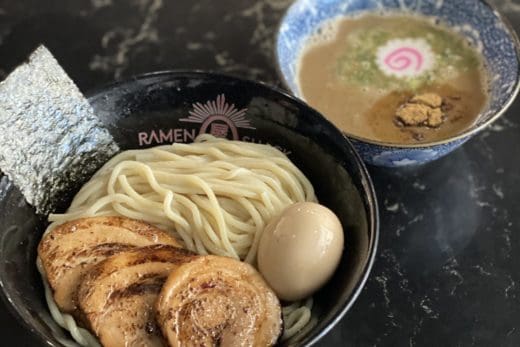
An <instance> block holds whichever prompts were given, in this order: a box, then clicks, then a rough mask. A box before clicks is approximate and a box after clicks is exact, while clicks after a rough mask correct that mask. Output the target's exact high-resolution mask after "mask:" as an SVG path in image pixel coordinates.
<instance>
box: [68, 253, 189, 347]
mask: <svg viewBox="0 0 520 347" xmlns="http://www.w3.org/2000/svg"><path fill="white" fill-rule="evenodd" d="M195 257H196V256H195V255H194V254H193V253H191V252H189V251H186V250H184V249H180V248H175V247H171V246H166V245H155V246H148V247H142V248H136V249H133V250H130V251H126V252H121V253H118V254H116V255H113V256H111V257H109V258H107V259H106V260H104V261H103V262H101V263H99V264H97V265H96V266H94V267H93V268H92V269H91V270H90V271H89V272H88V273H87V274H86V275H85V277H84V278H83V281H82V282H81V284H80V286H79V289H78V292H77V296H78V297H77V300H78V303H79V309H80V316H81V318H82V320H83V322H84V323H85V325H86V326H87V328H89V329H90V330H91V331H92V332H93V333H94V334H95V335H96V336H97V337H98V338H99V340H100V341H101V343H102V345H103V346H104V347H124V346H146V347H155V346H164V343H163V338H162V335H161V332H160V329H158V328H157V326H156V323H155V310H154V305H155V302H156V300H157V297H158V295H159V292H160V290H161V288H162V286H163V284H164V282H165V281H166V278H167V277H168V275H169V274H170V272H171V271H173V270H174V269H175V268H177V267H178V266H179V265H180V264H182V263H184V262H186V261H189V260H191V259H194V258H195Z"/></svg>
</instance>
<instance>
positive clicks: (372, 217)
mask: <svg viewBox="0 0 520 347" xmlns="http://www.w3.org/2000/svg"><path fill="white" fill-rule="evenodd" d="M190 75H191V76H194V77H199V78H200V77H204V76H205V77H213V78H225V79H229V80H235V81H238V82H240V83H246V84H251V85H259V86H261V87H262V88H265V89H267V90H271V91H274V92H275V93H277V94H279V95H281V96H282V97H284V98H285V99H287V100H289V101H291V102H292V103H295V104H297V105H300V106H302V107H304V108H307V109H309V110H310V111H311V113H314V114H315V115H316V116H318V117H319V118H321V119H322V121H324V123H325V124H327V126H329V127H331V128H332V129H333V130H336V131H337V132H338V144H339V145H341V146H344V147H347V148H350V149H351V150H352V153H353V156H354V160H355V162H356V164H357V165H358V167H359V169H360V175H361V186H362V189H363V190H364V192H360V195H361V196H365V199H366V201H367V204H366V205H367V208H368V211H367V213H366V218H367V228H368V231H369V235H371V238H370V239H369V240H368V248H367V261H366V264H365V265H364V267H363V271H362V273H361V276H360V278H359V280H358V282H357V283H356V284H355V286H354V287H353V289H352V293H351V295H350V296H349V297H348V298H347V299H346V300H345V301H344V302H343V303H342V304H341V305H339V307H340V309H339V311H338V313H337V314H336V315H335V316H334V317H331V318H329V319H328V320H327V321H325V327H324V329H322V330H321V331H318V332H316V333H315V334H313V335H311V336H310V338H308V339H306V340H304V341H302V342H303V343H302V344H301V347H310V346H313V345H314V344H316V343H317V342H318V341H319V340H321V339H322V338H323V337H324V336H325V335H327V333H329V332H330V330H332V329H333V328H334V327H335V326H336V324H337V323H338V322H339V321H340V320H341V319H342V318H343V317H344V316H345V314H346V313H347V311H348V310H349V309H350V308H351V307H352V306H353V305H354V303H355V302H356V300H357V299H358V297H359V295H360V294H361V292H362V290H363V288H364V287H365V285H366V283H367V280H368V277H369V276H370V273H371V271H372V269H373V265H374V263H375V259H376V255H377V250H378V246H379V238H380V230H379V228H380V217H379V207H378V206H379V205H378V200H377V195H376V192H375V188H374V184H373V182H372V178H371V176H370V174H369V172H368V169H367V167H366V165H365V163H364V162H363V160H362V159H361V157H360V155H359V153H358V152H357V151H356V149H355V148H354V146H353V145H352V143H351V142H350V141H349V140H348V139H346V138H345V137H344V136H343V135H342V133H341V131H340V130H339V129H338V128H337V127H336V126H334V124H332V123H331V122H330V121H329V120H328V119H326V118H325V117H323V116H322V115H321V114H320V113H319V112H317V111H316V110H314V109H313V108H311V107H309V106H308V105H307V104H306V103H305V102H303V101H302V100H300V99H298V98H297V97H295V96H293V95H291V94H289V93H287V91H285V90H283V89H281V88H278V87H276V86H273V85H270V84H268V83H265V82H262V81H253V80H250V79H246V78H243V77H239V76H236V75H233V74H227V73H220V72H213V71H204V70H188V69H178V70H177V69H174V70H161V71H154V72H148V73H142V74H136V75H132V76H130V77H128V78H124V79H121V80H116V81H114V82H109V83H106V84H102V85H101V86H99V87H95V88H93V89H90V90H89V91H87V92H86V93H84V95H85V97H86V98H87V99H88V100H89V102H90V101H91V100H92V99H94V98H96V97H101V94H103V93H107V92H108V91H110V90H113V89H114V88H116V87H119V86H123V85H125V84H128V83H135V82H138V81H140V80H145V79H149V78H154V77H160V76H168V77H171V78H175V77H180V76H184V77H186V76H190ZM160 83H164V81H160ZM340 138H341V141H340ZM361 193H363V194H361ZM0 288H1V289H2V290H1V291H0V292H1V293H0V297H2V299H3V301H4V303H5V304H6V306H8V308H9V311H10V312H11V313H12V314H14V316H15V317H17V318H18V322H20V323H22V325H23V327H25V328H26V329H27V330H28V331H29V332H31V333H32V335H33V336H35V337H37V338H38V339H39V340H40V341H41V342H43V343H45V345H47V346H55V344H54V343H53V342H52V341H51V340H49V339H48V338H47V336H46V335H45V334H44V333H43V332H41V331H40V330H38V329H35V328H34V326H32V325H31V324H30V323H29V322H28V321H27V320H26V317H25V316H24V315H23V314H22V313H21V312H20V311H19V310H18V309H17V308H16V307H15V305H14V304H13V299H12V296H11V295H10V294H9V293H7V292H6V291H5V284H4V283H3V279H2V278H1V277H0Z"/></svg>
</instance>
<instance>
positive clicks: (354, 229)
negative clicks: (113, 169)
mask: <svg viewBox="0 0 520 347" xmlns="http://www.w3.org/2000/svg"><path fill="white" fill-rule="evenodd" d="M89 100H90V102H91V104H92V106H93V107H94V109H95V110H96V111H97V114H98V115H99V117H100V118H101V120H102V121H103V122H104V123H105V124H106V126H107V128H108V129H109V130H110V132H111V133H112V134H113V136H114V138H115V139H116V141H117V142H118V143H119V145H120V147H121V148H122V149H134V148H145V147H151V146H154V145H159V144H166V143H171V142H191V141H192V140H193V139H194V138H195V136H197V135H198V134H199V133H205V132H207V133H211V134H214V135H216V136H220V137H227V138H229V139H235V140H243V141H254V142H258V143H269V144H272V145H274V146H278V147H279V148H281V149H282V150H283V151H285V152H286V153H287V154H288V156H289V157H290V159H291V160H292V161H293V162H294V163H295V164H296V165H297V166H298V167H299V168H300V169H301V170H302V171H303V172H304V173H305V174H306V175H307V177H308V178H309V179H310V181H311V182H312V183H313V185H314V187H315V189H316V193H317V196H318V199H319V200H320V202H321V203H322V204H324V205H326V206H328V207H329V208H331V209H332V210H333V211H334V212H335V213H336V214H337V215H338V216H339V218H340V220H341V222H342V224H343V227H344V230H345V249H344V252H343V255H342V258H341V263H340V265H339V267H338V269H337V270H336V272H335V274H334V276H333V278H332V279H331V280H330V281H329V282H328V283H327V285H326V286H325V287H324V288H322V289H321V290H320V291H319V292H318V293H316V294H315V295H314V308H313V311H312V315H313V318H314V319H315V320H316V321H317V324H316V325H315V326H314V327H313V328H312V329H310V330H309V331H304V332H302V333H300V334H298V335H296V336H295V337H294V338H293V339H291V340H290V341H287V342H285V343H282V344H281V345H285V346H310V345H312V344H314V343H315V342H316V341H318V340H319V339H320V338H321V337H322V336H324V335H325V334H326V333H327V332H328V331H329V330H330V329H331V328H332V327H333V326H334V325H335V324H336V323H337V322H338V321H339V320H340V319H341V317H342V316H343V315H344V314H345V313H346V312H347V311H348V310H349V308H350V307H351V306H352V304H353V303H354V301H355V300H356V298H357V296H358V295H359V293H360V291H361V289H362V287H363V285H364V284H365V282H366V280H367V277H368V274H369V272H370V269H371V267H372V263H373V262H374V256H375V253H376V246H377V240H378V214H377V203H376V198H375V195H374V190H373V186H372V183H371V181H370V178H369V176H368V173H367V170H366V168H365V166H364V165H363V163H362V161H361V160H360V158H359V156H358V155H357V154H356V152H355V151H354V149H353V147H352V146H351V144H350V143H349V142H348V141H345V138H344V137H343V136H342V134H341V133H340V131H338V130H337V129H336V128H335V127H334V126H333V125H332V124H331V123H329V122H328V121H327V120H325V119H324V118H323V117H322V116H321V115H320V114H318V113H317V112H316V111H314V110H312V109H311V108H309V107H308V106H306V105H305V104H304V103H302V102H301V101H298V100H297V99H295V98H293V97H291V96H289V95H287V94H285V93H283V92H282V91H280V90H276V89H274V88H272V87H269V86H266V85H264V84H260V83H255V82H250V81H246V80H241V79H237V78H233V77H229V76H223V75H216V74H208V73H203V72H159V73H152V74H147V75H142V76H138V77H135V78H133V79H130V80H128V81H125V82H119V83H115V84H112V85H109V86H107V87H105V88H102V89H100V90H97V91H95V92H93V93H91V94H90V98H89ZM74 193H75V192H74V191H71V192H70V196H68V197H67V199H68V200H69V201H70V200H71V199H72V197H73V195H74ZM0 210H1V211H2V213H1V215H0V286H1V288H2V292H3V297H4V299H5V301H6V303H7V305H8V306H9V307H10V308H11V309H12V311H13V312H14V313H15V315H16V316H17V317H18V319H19V320H20V321H21V322H22V323H23V324H24V325H25V326H26V327H27V329H28V330H30V331H31V332H32V333H33V334H35V335H36V336H37V337H38V338H39V339H40V340H41V344H42V345H47V346H70V345H74V343H73V342H72V339H71V338H70V336H69V335H68V333H67V332H66V331H65V330H63V329H61V328H60V327H59V326H58V325H57V324H56V323H55V322H54V321H53V320H52V318H51V315H50V313H49V310H48V308H47V304H46V302H45V299H44V289H43V285H42V280H41V278H40V275H39V273H38V270H37V269H36V265H35V264H36V248H37V245H38V242H39V241H40V238H41V236H42V233H43V231H44V228H45V226H46V224H47V223H46V216H40V215H37V214H36V213H35V211H34V209H33V208H32V207H30V206H28V205H27V204H26V203H25V200H24V198H23V196H22V195H21V194H20V192H19V191H18V189H16V188H15V187H14V186H13V185H12V184H11V183H10V181H9V180H8V178H7V177H5V176H4V177H1V180H0Z"/></svg>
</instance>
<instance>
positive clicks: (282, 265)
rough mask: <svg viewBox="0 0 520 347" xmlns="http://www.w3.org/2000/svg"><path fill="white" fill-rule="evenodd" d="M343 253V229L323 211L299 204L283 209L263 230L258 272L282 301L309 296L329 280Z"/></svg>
mask: <svg viewBox="0 0 520 347" xmlns="http://www.w3.org/2000/svg"><path fill="white" fill-rule="evenodd" d="M342 251H343V228H342V226H341V222H340V221H339V219H338V217H337V216H336V215H335V214H334V212H332V211H331V210H329V209H328V208H327V207H325V206H322V205H320V204H317V203H313V202H301V203H296V204H293V205H291V206H289V207H287V208H286V209H285V210H284V211H283V212H282V213H281V214H280V215H279V216H278V217H276V218H274V219H273V220H272V221H271V222H270V223H269V224H268V225H267V227H266V228H265V230H264V233H263V235H262V237H261V239H260V243H259V247H258V255H257V257H258V258H257V260H258V268H259V270H260V272H261V273H262V275H263V276H264V278H265V280H266V281H267V283H269V285H270V286H271V288H272V289H273V290H274V291H275V292H276V294H277V295H278V297H279V298H280V299H282V300H287V301H294V300H300V299H303V298H306V297H308V296H310V295H311V294H312V293H313V292H315V291H316V290H317V289H319V288H320V287H321V286H323V285H324V284H325V282H327V280H328V279H329V278H330V277H331V276H332V274H333V273H334V270H335V269H336V267H337V266H338V263H339V260H340V258H341V253H342Z"/></svg>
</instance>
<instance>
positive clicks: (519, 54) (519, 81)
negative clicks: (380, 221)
mask: <svg viewBox="0 0 520 347" xmlns="http://www.w3.org/2000/svg"><path fill="white" fill-rule="evenodd" d="M301 1H302V0H296V1H294V2H293V3H292V4H291V5H290V6H289V7H288V8H287V9H286V10H285V13H284V15H283V16H282V18H281V19H280V21H279V23H278V26H277V29H276V36H275V45H274V57H275V63H276V64H275V66H276V73H277V74H278V78H279V79H280V81H281V82H282V85H283V87H284V88H285V89H287V90H288V91H289V92H290V93H291V94H293V95H294V96H295V97H296V98H298V99H301V100H303V101H304V102H306V101H305V99H304V98H303V96H299V95H297V94H296V92H295V91H293V90H292V88H291V87H290V85H289V81H288V80H287V78H286V77H285V74H284V73H283V72H282V69H281V66H280V56H279V54H278V43H279V42H280V35H281V28H282V25H284V23H285V22H286V20H287V17H288V15H289V11H290V10H291V9H292V8H294V7H295V6H296V5H297V4H298V3H300V2H301ZM475 1H478V2H480V3H482V4H484V5H486V6H488V7H489V8H490V9H491V12H492V13H493V14H494V15H495V16H496V17H497V18H498V20H499V21H500V22H501V23H502V24H503V25H504V28H505V31H506V32H507V34H508V35H509V37H510V38H511V41H512V42H513V45H514V47H515V53H516V60H517V62H518V65H517V71H516V81H515V87H514V89H513V91H512V92H511V95H510V96H509V98H508V99H507V100H506V101H505V102H504V103H503V104H502V106H501V107H500V110H499V111H498V112H496V113H495V114H494V115H493V116H492V117H490V118H489V119H488V120H486V121H485V122H483V123H481V124H479V125H478V126H476V127H471V128H468V129H467V130H465V131H463V132H462V133H460V134H456V135H453V136H450V137H448V138H446V139H443V140H437V141H430V142H421V143H395V142H387V141H378V140H374V139H369V138H366V137H363V136H358V135H354V134H351V133H348V132H346V131H344V130H342V129H340V131H341V132H342V133H343V135H344V137H345V138H349V139H353V140H355V141H359V142H364V143H367V144H370V145H377V146H382V147H388V148H408V149H427V148H431V147H435V146H441V145H445V144H448V143H451V142H455V141H458V140H462V139H464V138H469V137H471V136H473V135H475V134H477V133H479V132H480V131H482V130H483V129H484V128H486V127H487V126H488V125H490V124H492V123H494V122H495V121H496V120H497V119H498V118H500V117H501V116H502V115H503V114H504V113H506V111H507V110H508V109H509V107H510V106H511V105H512V104H513V102H514V101H515V99H516V97H517V95H518V92H519V91H520V39H519V38H518V35H517V33H516V31H515V29H514V27H513V26H512V24H511V23H510V21H509V20H508V19H507V18H506V17H505V15H503V14H501V13H500V11H499V10H498V8H497V7H496V6H495V5H493V4H491V3H489V2H488V1H487V0H475ZM366 12H367V13H368V12H372V11H370V10H368V11H366ZM397 12H400V11H397ZM402 12H403V13H404V12H410V13H413V11H406V10H404V11H402ZM339 16H341V15H339ZM345 17H347V16H345ZM309 107H311V108H313V107H312V106H310V105H309ZM316 111H317V110H316ZM317 112H318V113H320V112H319V111H317ZM320 114H321V113H320ZM480 114H481V112H479V115H480ZM323 116H324V118H327V117H325V115H323ZM327 120H328V118H327Z"/></svg>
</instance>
